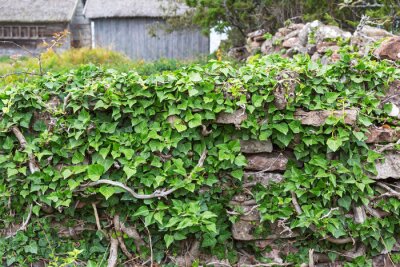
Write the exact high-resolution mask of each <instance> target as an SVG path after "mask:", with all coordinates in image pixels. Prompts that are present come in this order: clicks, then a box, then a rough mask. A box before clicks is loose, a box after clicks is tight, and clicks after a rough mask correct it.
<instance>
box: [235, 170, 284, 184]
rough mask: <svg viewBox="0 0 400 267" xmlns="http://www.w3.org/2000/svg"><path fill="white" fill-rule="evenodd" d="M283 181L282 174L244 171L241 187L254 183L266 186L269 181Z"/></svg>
mask: <svg viewBox="0 0 400 267" xmlns="http://www.w3.org/2000/svg"><path fill="white" fill-rule="evenodd" d="M282 181H283V175H282V174H280V173H274V172H245V173H244V177H243V187H252V186H254V185H256V184H261V185H263V186H268V185H269V184H270V183H271V182H274V183H279V182H282Z"/></svg>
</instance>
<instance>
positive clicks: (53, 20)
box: [0, 0, 91, 55]
mask: <svg viewBox="0 0 400 267" xmlns="http://www.w3.org/2000/svg"><path fill="white" fill-rule="evenodd" d="M83 6H84V0H0V55H13V54H26V51H24V49H21V48H19V47H18V46H16V45H14V44H12V43H15V44H17V45H19V46H22V47H24V48H26V49H28V50H29V51H31V52H33V53H39V52H42V51H43V49H42V44H43V41H47V42H48V41H49V40H50V39H51V37H52V36H53V34H54V33H57V32H62V31H64V30H65V29H67V30H68V31H69V32H70V33H71V34H70V35H69V36H68V38H67V39H66V40H65V41H64V43H63V46H62V47H61V49H68V48H70V47H81V46H90V44H91V33H90V23H89V20H88V19H86V18H85V17H84V16H83ZM11 42H12V43H11Z"/></svg>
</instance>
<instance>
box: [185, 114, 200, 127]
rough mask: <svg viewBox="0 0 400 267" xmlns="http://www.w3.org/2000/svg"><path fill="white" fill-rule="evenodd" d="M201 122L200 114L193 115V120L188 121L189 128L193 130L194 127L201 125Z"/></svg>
mask: <svg viewBox="0 0 400 267" xmlns="http://www.w3.org/2000/svg"><path fill="white" fill-rule="evenodd" d="M201 120H202V118H201V115H200V114H197V113H196V114H194V116H193V119H191V120H190V121H189V124H188V125H189V128H195V127H197V126H200V125H201Z"/></svg>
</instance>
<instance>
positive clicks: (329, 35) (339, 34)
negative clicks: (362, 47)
mask: <svg viewBox="0 0 400 267" xmlns="http://www.w3.org/2000/svg"><path fill="white" fill-rule="evenodd" d="M338 38H343V39H346V38H351V33H350V32H347V31H343V30H342V29H340V28H339V27H337V26H332V25H321V26H319V27H318V28H317V30H316V31H315V40H316V42H317V43H318V42H322V41H325V40H331V39H338Z"/></svg>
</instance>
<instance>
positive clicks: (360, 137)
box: [353, 132, 365, 141]
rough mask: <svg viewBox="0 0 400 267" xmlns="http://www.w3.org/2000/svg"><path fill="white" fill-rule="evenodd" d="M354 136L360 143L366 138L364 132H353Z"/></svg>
mask: <svg viewBox="0 0 400 267" xmlns="http://www.w3.org/2000/svg"><path fill="white" fill-rule="evenodd" d="M353 134H354V136H355V137H356V138H357V140H358V141H362V140H363V139H364V137H365V134H364V133H362V132H353Z"/></svg>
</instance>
